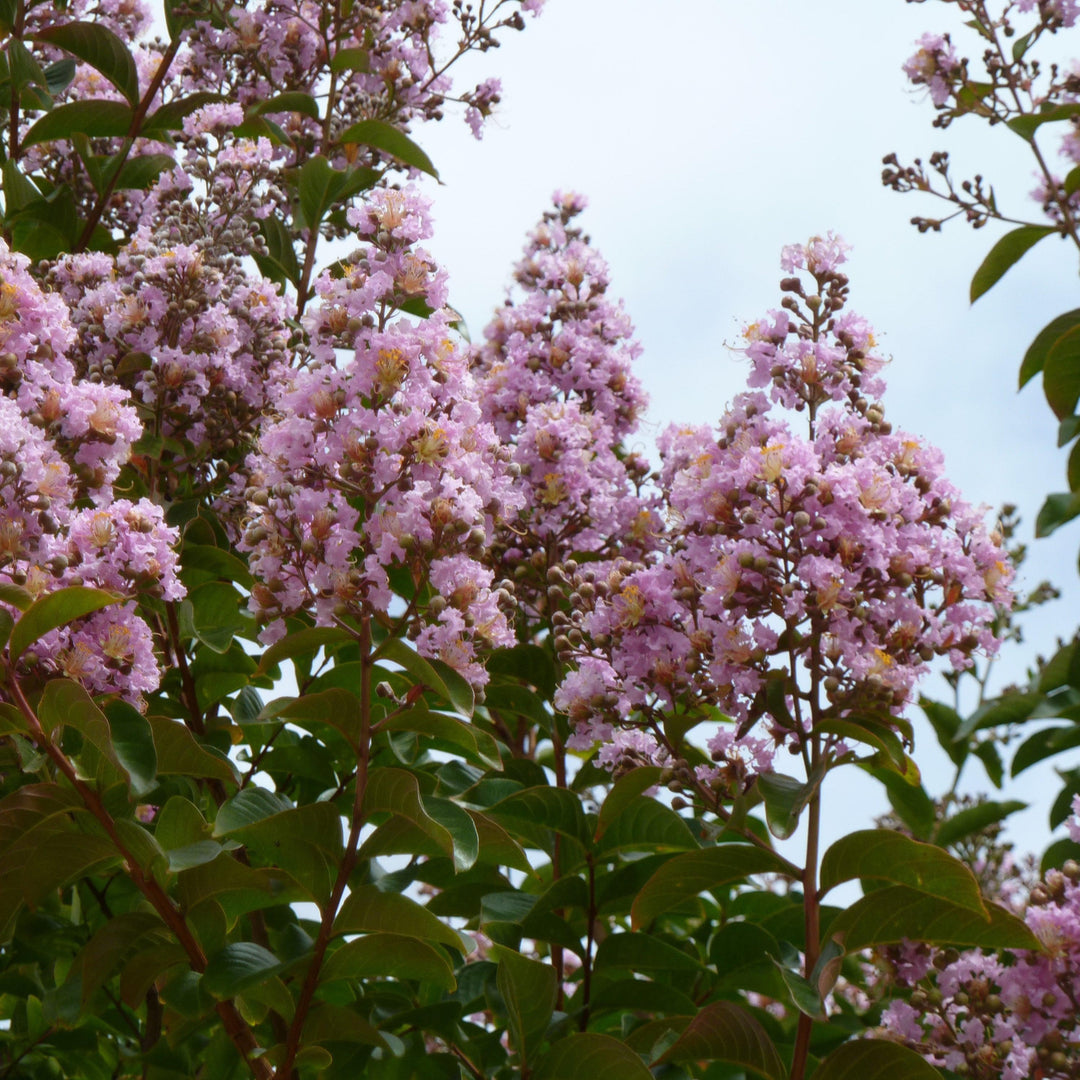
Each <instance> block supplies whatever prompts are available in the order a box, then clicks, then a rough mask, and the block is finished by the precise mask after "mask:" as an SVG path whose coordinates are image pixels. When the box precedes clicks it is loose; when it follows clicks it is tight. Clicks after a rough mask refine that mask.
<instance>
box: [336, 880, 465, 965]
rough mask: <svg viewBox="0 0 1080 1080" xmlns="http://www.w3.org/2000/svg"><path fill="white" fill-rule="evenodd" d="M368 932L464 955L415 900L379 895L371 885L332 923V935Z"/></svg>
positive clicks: (454, 939)
mask: <svg viewBox="0 0 1080 1080" xmlns="http://www.w3.org/2000/svg"><path fill="white" fill-rule="evenodd" d="M371 932H385V933H391V934H405V935H406V936H407V937H412V938H418V939H419V940H420V941H434V942H438V943H440V944H442V945H449V946H450V947H451V948H452V949H456V950H457V951H458V952H462V951H465V946H464V944H463V942H462V940H461V938H459V937H458V935H457V934H456V933H455V932H454V931H453V930H451V929H450V927H449V926H446V925H445V924H444V923H443V922H441V921H440V920H439V919H437V918H436V917H435V916H434V915H432V914H431V912H430V911H428V910H427V909H426V908H424V907H421V905H420V904H418V903H416V902H415V901H414V900H410V899H409V898H408V897H407V896H402V895H401V894H400V893H384V892H381V891H380V890H379V889H378V888H376V887H375V886H374V885H360V886H358V887H357V888H355V889H353V891H352V892H351V893H350V894H349V896H348V897H347V898H346V900H345V903H343V904H342V905H341V910H340V911H339V912H338V915H337V918H336V919H335V920H334V933H335V934H361V933H371Z"/></svg>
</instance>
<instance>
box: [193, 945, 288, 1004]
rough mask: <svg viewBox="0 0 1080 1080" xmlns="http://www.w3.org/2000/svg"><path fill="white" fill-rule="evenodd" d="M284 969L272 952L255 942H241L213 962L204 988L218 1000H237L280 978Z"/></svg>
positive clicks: (222, 951)
mask: <svg viewBox="0 0 1080 1080" xmlns="http://www.w3.org/2000/svg"><path fill="white" fill-rule="evenodd" d="M284 967H285V965H284V964H283V963H282V962H281V961H280V960H278V958H277V957H276V956H275V955H274V954H273V953H272V952H270V950H269V949H264V948H263V947H262V946H261V945H256V944H255V943H254V942H253V941H237V942H234V943H233V944H231V945H226V946H225V948H224V949H222V950H221V952H219V953H217V955H215V956H212V957H211V958H210V960H209V962H208V963H207V965H206V971H205V972H203V977H202V988H203V989H204V990H205V991H207V993H210V994H213V995H214V997H217V998H231V997H236V995H237V994H239V993H240V992H241V991H242V990H244V989H245V988H246V987H248V986H251V985H253V984H255V983H260V982H262V981H263V980H265V979H268V978H269V977H270V976H271V975H276V974H277V973H278V972H279V971H281V970H282V969H283V968H284Z"/></svg>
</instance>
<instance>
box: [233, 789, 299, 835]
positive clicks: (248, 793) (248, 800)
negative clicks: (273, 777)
mask: <svg viewBox="0 0 1080 1080" xmlns="http://www.w3.org/2000/svg"><path fill="white" fill-rule="evenodd" d="M291 809H292V803H290V802H289V800H288V799H286V798H285V797H284V796H283V795H278V794H277V792H275V791H268V790H267V789H266V788H262V787H255V786H252V787H246V788H244V790H243V791H239V792H237V793H236V794H235V795H234V796H233V797H232V798H231V799H229V800H228V801H227V802H224V803H222V804H221V808H220V809H219V810H218V812H217V817H216V818H215V820H214V836H227V835H228V834H229V833H231V832H235V831H236V830H237V829H243V828H245V827H246V826H248V825H254V824H255V822H257V821H262V819H263V818H268V817H273V816H274V815H275V814H281V813H283V812H284V811H286V810H291Z"/></svg>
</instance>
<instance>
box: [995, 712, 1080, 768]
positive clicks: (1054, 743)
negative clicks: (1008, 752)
mask: <svg viewBox="0 0 1080 1080" xmlns="http://www.w3.org/2000/svg"><path fill="white" fill-rule="evenodd" d="M1077 746H1080V725H1076V724H1070V725H1069V726H1068V727H1052V728H1043V730H1042V731H1037V732H1035V734H1034V735H1032V736H1031V737H1030V738H1028V739H1025V740H1024V741H1023V742H1022V743H1021V744H1020V746H1019V747H1018V748H1017V751H1016V754H1015V755H1014V757H1013V760H1012V767H1011V771H1010V775H1011V776H1014V777H1015V776H1019V775H1020V774H1021V773H1022V772H1023V771H1024V770H1025V769H1028V768H1030V767H1031V766H1032V765H1035V764H1036V763H1038V762H1040V761H1043V760H1045V759H1046V758H1048V757H1052V756H1053V755H1054V754H1060V753H1061V751H1062V750H1072V749H1074V748H1075V747H1077Z"/></svg>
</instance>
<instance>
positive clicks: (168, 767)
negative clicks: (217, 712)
mask: <svg viewBox="0 0 1080 1080" xmlns="http://www.w3.org/2000/svg"><path fill="white" fill-rule="evenodd" d="M147 720H148V721H149V722H150V728H151V730H152V731H153V733H154V746H155V747H156V748H157V759H158V765H157V771H158V775H159V776H190V777H193V778H196V779H205V780H222V781H224V782H225V783H227V784H236V783H238V782H239V777H238V776H237V774H236V769H235V767H234V766H233V765H232V763H231V762H230V761H229V760H228V758H226V757H224V756H223V755H221V754H218V753H213V752H211V750H209V749H207V748H205V747H202V746H200V745H199V744H198V743H197V742H196V741H195V736H194V735H192V734H191V732H190V731H188V729H187V728H186V727H185V726H184V725H183V724H181V723H179V722H178V721H176V720H170V719H168V717H165V716H149V717H147Z"/></svg>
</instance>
